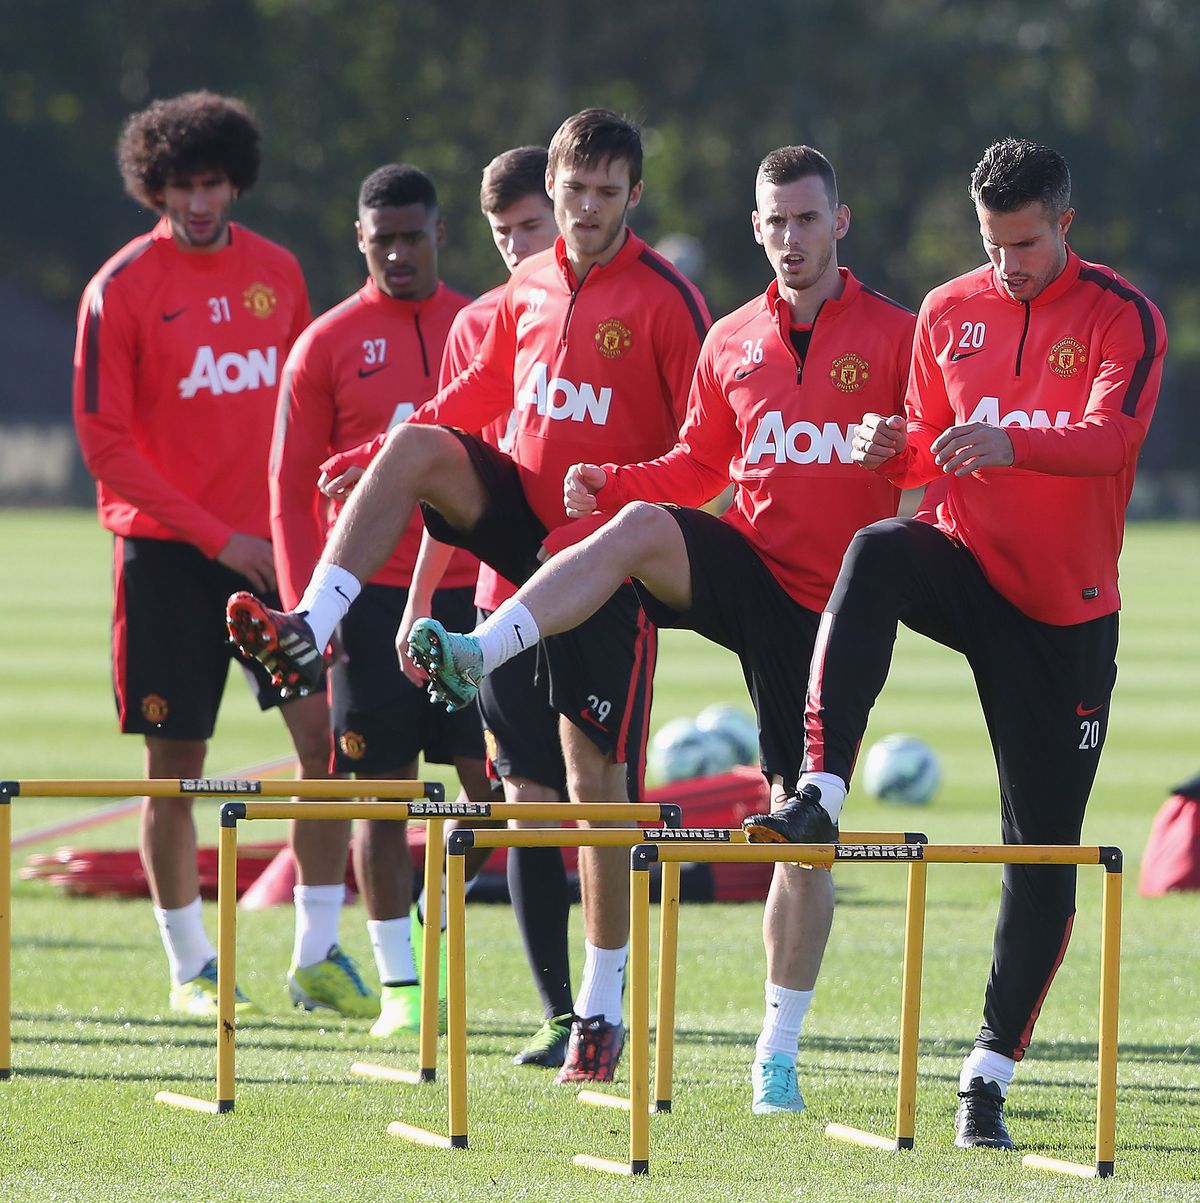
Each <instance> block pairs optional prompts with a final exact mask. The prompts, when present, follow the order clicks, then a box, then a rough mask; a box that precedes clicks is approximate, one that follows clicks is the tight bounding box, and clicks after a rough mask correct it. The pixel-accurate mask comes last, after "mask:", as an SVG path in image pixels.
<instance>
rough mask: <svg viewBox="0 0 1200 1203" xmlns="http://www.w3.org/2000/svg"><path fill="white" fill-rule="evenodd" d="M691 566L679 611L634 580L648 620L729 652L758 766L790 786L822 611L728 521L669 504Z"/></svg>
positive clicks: (797, 768) (800, 756)
mask: <svg viewBox="0 0 1200 1203" xmlns="http://www.w3.org/2000/svg"><path fill="white" fill-rule="evenodd" d="M662 508H663V509H664V510H665V511H666V512H667V513H668V514H670V515H671V517H672V518H674V519H675V521H676V522H677V523H678V525H679V530H680V533H681V534H682V535H683V541H684V543H685V545H686V546H687V553H688V563H689V564H690V566H691V578H692V606H691V609H690V610H688V611H686V612H684V613H680V612H679V611H678V610H672V609H671V608H670V607H669V606H666V605H664V604H663V603H662V602H661V601H659V600H658V598H656V597H655V596H654V595H653V594H651V593H650V591H649V590H648V589H647V588H646V587H645V586H644V585H642V584H641V583H640V582H637V581H635V582H634V584H635V586H636V588H637V592H638V596H639V597H640V598H641V602H642V606H643V607H644V609H645V611H646V614H647V615H648V616H649V618H650V621H651V622H653V623H655V624H656V625H657V626H660V627H668V628H670V627H676V628H682V629H683V630H688V631H695V632H696V633H697V634H700V635H703V636H704V637H705V638H706V639H711V640H712V641H713V643H718V644H720V645H721V646H722V647H726V648H728V649H729V650H730V651H731V652H733V653H734V654H735V655H736V656H737V657H738V659H739V660H740V661H741V663H742V675H743V676H744V677H745V679H746V687H747V689H749V691H750V698H751V701H752V702H753V703H754V710H755V713H756V714H757V715H758V735H759V747H760V756H761V760H762V768H763V772H764V773H766V774H768V775H769V776H774V775H778V776H779V777H781V778H782V779H783V783H784V785H785V786H786V787H787V788H789V789H791V788H793V787H794V786H795V784H796V778H797V777H798V776H799V773H800V765H801V762H802V761H803V759H804V702H805V696H806V693H807V688H808V665H809V661H810V660H811V659H812V652H813V646H814V644H815V642H816V638H817V629H818V627H819V626H820V623H821V616H820V614H818V613H816V612H815V611H813V610H808V609H806V608H805V607H804V606H802V605H800V603H799V602H797V601H795V600H794V599H793V598H792V597H791V596H790V595H789V594H788V593H787V592H786V590H785V589H784V588H783V586H782V585H780V584H779V582H778V581H777V580H776V579H775V577H774V575H773V574H772V572H771V570H770V569H769V568H768V567H767V566H766V564H765V563H764V562H763V560H762V559H761V558H760V556H759V555H758V553H757V552H756V551H755V550H754V548H753V547H751V546H750V544H749V543H748V542H747V541H746V539H745V538H744V536H743V535H742V534H741V533H740V532H738V531H736V530H734V529H733V527H731V526H730V525H729V524H728V523H727V522H722V521H721V519H720V518H717V517H714V516H713V515H712V514H709V513H706V512H705V511H704V510H694V509H687V508H682V507H679V506H673V505H664V506H663V507H662Z"/></svg>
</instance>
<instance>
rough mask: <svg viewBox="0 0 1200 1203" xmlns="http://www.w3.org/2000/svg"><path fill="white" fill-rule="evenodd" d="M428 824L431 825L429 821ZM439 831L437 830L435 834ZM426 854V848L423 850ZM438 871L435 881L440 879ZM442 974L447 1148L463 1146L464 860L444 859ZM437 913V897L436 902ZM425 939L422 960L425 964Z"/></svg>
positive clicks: (439, 902)
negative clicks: (447, 1076) (445, 980)
mask: <svg viewBox="0 0 1200 1203" xmlns="http://www.w3.org/2000/svg"><path fill="white" fill-rule="evenodd" d="M431 826H432V824H431ZM439 834H440V833H439ZM425 855H426V856H427V857H428V856H429V849H428V848H426V849H425ZM441 876H442V875H441V873H440V871H439V873H438V881H439V882H440V881H441ZM446 891H447V899H448V902H447V905H448V908H449V910H448V914H447V916H446V921H447V927H446V973H447V977H448V978H449V982H448V983H447V986H448V990H447V999H446V1002H447V1009H448V1011H449V1014H448V1016H447V1019H448V1024H447V1026H448V1028H449V1052H448V1056H449V1061H450V1147H451V1148H452V1149H465V1148H466V1147H467V908H466V859H465V858H464V857H462V856H451V857H448V858H447V883H446ZM438 907H439V913H440V908H441V900H440V897H439V901H438ZM428 947H429V946H428V942H427V943H426V953H425V959H426V962H427V963H428V960H429V953H428Z"/></svg>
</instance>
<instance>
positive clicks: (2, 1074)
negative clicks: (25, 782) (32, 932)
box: [0, 790, 12, 1081]
mask: <svg viewBox="0 0 1200 1203" xmlns="http://www.w3.org/2000/svg"><path fill="white" fill-rule="evenodd" d="M11 1077H12V803H11V802H10V801H9V795H8V791H7V790H6V791H4V793H2V794H0V1081H3V1080H4V1079H6V1078H11Z"/></svg>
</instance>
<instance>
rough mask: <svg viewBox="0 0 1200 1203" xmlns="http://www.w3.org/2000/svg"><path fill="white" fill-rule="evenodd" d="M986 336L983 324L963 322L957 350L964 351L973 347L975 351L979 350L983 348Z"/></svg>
mask: <svg viewBox="0 0 1200 1203" xmlns="http://www.w3.org/2000/svg"><path fill="white" fill-rule="evenodd" d="M986 334H987V326H986V325H985V324H984V323H983V322H963V324H962V338H960V339H959V340H958V349H959V350H960V351H965V350H967V348H968V347H974V348H975V350H979V348H980V347H982V346H983V340H984V336H985V335H986Z"/></svg>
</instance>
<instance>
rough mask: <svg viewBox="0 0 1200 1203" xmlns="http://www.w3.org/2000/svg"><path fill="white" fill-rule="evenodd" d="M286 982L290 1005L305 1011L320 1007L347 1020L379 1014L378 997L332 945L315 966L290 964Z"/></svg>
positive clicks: (346, 957)
mask: <svg viewBox="0 0 1200 1203" xmlns="http://www.w3.org/2000/svg"><path fill="white" fill-rule="evenodd" d="M287 983H288V993H289V994H290V995H291V996H292V1005H293V1006H296V1007H303V1008H304V1009H305V1010H306V1011H312V1010H313V1009H315V1008H316V1007H324V1008H326V1009H327V1010H330V1011H336V1012H337V1013H338V1014H339V1015H345V1016H346V1017H347V1018H349V1019H374V1018H375V1017H376V1016H377V1015H378V1014H379V995H378V994H376V993H375V991H374V990H372V989H371V988H370V987H369V986H368V985H367V984H366V983H365V982H364V981H363V980H362V975H361V974H360V973H359V972H358V966H357V965H355V963H354V962H353V961H352V960H351V959H350V958H349V957H348V956H347V955H346V954H345V953H344V952H343V951H342V950H341V949H340V948H339V947H338V946H337V945H336V944H335V945H334V946H333V947H332V948H331V949H330V950H329V953H328V954H327V955H326V957H325V959H324V960H323V961H318V962H317V963H316V964H315V965H307V966H305V968H303V969H301V968H300V967H299V966H297V965H296V964H295V963H293V964H292V967H291V968H290V969H289V970H288V975H287Z"/></svg>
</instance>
